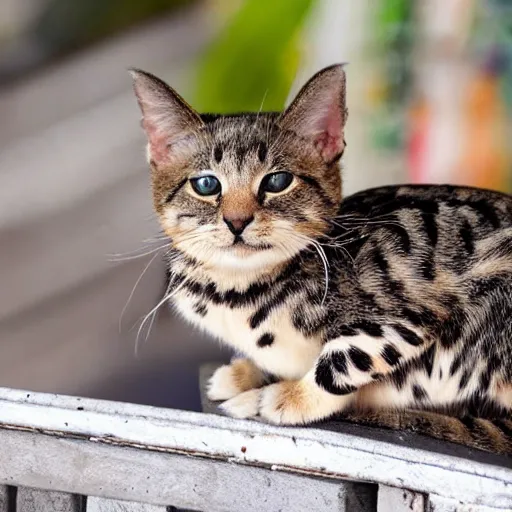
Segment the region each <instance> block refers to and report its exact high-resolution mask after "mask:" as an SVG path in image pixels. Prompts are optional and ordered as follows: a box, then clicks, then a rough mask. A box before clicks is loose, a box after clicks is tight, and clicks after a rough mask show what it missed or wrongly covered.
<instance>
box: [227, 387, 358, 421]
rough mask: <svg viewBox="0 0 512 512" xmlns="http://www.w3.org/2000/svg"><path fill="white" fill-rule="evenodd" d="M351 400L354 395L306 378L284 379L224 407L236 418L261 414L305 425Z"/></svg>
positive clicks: (243, 395) (241, 395)
mask: <svg viewBox="0 0 512 512" xmlns="http://www.w3.org/2000/svg"><path fill="white" fill-rule="evenodd" d="M351 400H352V397H351V396H350V395H345V396H339V395H332V394H330V393H327V392H326V391H325V390H323V389H320V388H318V387H317V386H315V385H313V384H312V383H310V382H307V381H304V380H302V381H283V382H278V383H277V384H271V385H270V386H265V387H263V388H261V389H252V390H251V391H247V392H245V393H241V394H240V395H238V396H236V397H235V398H232V399H231V400H228V401H227V402H224V403H223V404H222V405H221V406H220V407H221V409H222V410H224V411H225V412H226V413H227V414H228V415H229V416H232V417H234V418H254V417H256V416H260V417H261V418H262V419H264V420H266V421H268V422H269V423H273V424H275V425H305V424H309V423H313V422H315V421H318V420H322V419H326V418H329V417H330V416H332V415H333V414H334V413H336V412H339V411H341V410H343V409H344V408H345V407H346V406H347V405H348V404H349V403H350V402H351Z"/></svg>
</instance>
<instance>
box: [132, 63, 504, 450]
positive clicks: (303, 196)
mask: <svg viewBox="0 0 512 512" xmlns="http://www.w3.org/2000/svg"><path fill="white" fill-rule="evenodd" d="M131 73H132V76H133V85H134V90H135V94H136V97H137V100H138V104H139V106H140V109H141V111H142V126H143V129H144V131H145V133H146V136H147V140H148V146H147V157H148V161H149V164H150V167H151V182H152V191H153V200H154V209H155V211H156V213H157V216H158V218H159V221H160V223H161V226H162V228H163V230H164V232H165V233H166V234H167V235H168V237H169V238H170V240H171V242H172V249H171V250H170V251H169V253H168V254H167V256H166V258H167V261H168V268H169V274H170V281H169V288H168V297H169V302H170V303H172V305H173V306H174V307H175V308H176V309H177V311H179V312H180V313H181V314H182V315H183V316H184V317H185V318H186V319H187V320H188V321H190V322H191V323H192V324H193V325H195V326H197V327H199V328H200V329H203V330H205V331H207V332H208V333H209V334H210V335H213V336H214V337H216V338H218V339H219V340H221V341H222V342H224V343H227V344H228V345H230V346H231V347H232V348H233V349H234V350H235V351H236V352H237V353H239V354H242V355H243V357H240V358H236V359H234V360H233V361H232V362H231V364H228V365H224V366H222V367H220V368H219V369H217V371H216V372H215V373H214V375H213V377H212V378H211V380H210V382H209V387H208V396H209V398H210V399H212V400H215V401H223V403H222V404H221V406H220V407H221V408H222V409H223V410H224V411H225V412H226V413H227V414H229V415H231V416H233V417H238V418H251V417H256V416H259V417H261V418H263V419H264V420H267V421H269V422H271V423H274V424H282V425H303V424H306V425H307V424H312V423H315V422H317V421H320V420H325V419H328V418H331V417H333V416H334V415H337V414H338V415H339V414H341V415H342V417H345V418H347V419H348V420H350V421H356V422H361V423H366V424H370V425H372V424H374V425H380V426H384V427H389V428H408V429H412V430H414V431H416V432H419V433H421V434H426V435H430V436H433V437H435V438H439V439H444V440H448V441H453V442H456V443H462V444H465V445H467V446H470V447H475V448H479V449H482V450H487V451H492V452H496V453H507V454H510V453H512V436H511V433H512V414H511V412H512V320H511V319H512V197H510V196H508V195H506V194H502V193H499V192H493V191H488V190H481V189H476V188H469V187H457V186H450V185H402V186H387V187H382V188H376V189H371V190H366V191H363V192H359V193H356V194H354V195H352V196H349V197H346V198H343V195H342V179H341V171H340V168H341V166H340V159H341V157H342V155H343V152H344V149H345V146H346V144H345V139H344V130H345V125H346V121H347V115H348V111H347V107H346V94H345V88H346V76H345V71H344V68H343V65H333V66H330V67H327V68H325V69H323V70H321V71H319V72H318V73H317V74H315V75H314V76H313V77H312V78H311V79H310V80H309V81H308V82H307V83H306V84H305V85H304V87H303V88H302V89H301V90H300V92H299V93H298V94H297V96H296V97H295V99H294V100H293V101H292V103H291V104H290V105H289V107H288V108H286V109H285V110H284V112H282V113H280V112H260V113H240V114H230V115H215V114H199V113H197V112H196V111H195V110H193V109H192V107H190V106H189V105H188V104H187V103H186V102H185V101H184V100H183V99H182V98H181V97H180V96H179V95H178V94H177V93H176V92H175V91H174V90H173V89H172V88H171V87H169V86H168V85H167V84H166V83H165V82H163V81H162V80H160V79H158V78H157V77H155V76H153V75H151V74H149V73H146V72H144V71H140V70H135V69H134V70H132V71H131ZM382 172H385V171H384V170H383V171H382Z"/></svg>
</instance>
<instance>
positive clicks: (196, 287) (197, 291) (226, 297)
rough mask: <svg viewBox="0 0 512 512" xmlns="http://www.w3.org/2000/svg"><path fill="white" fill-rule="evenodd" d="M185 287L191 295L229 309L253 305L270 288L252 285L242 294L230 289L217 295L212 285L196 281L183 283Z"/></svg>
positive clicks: (262, 284)
mask: <svg viewBox="0 0 512 512" xmlns="http://www.w3.org/2000/svg"><path fill="white" fill-rule="evenodd" d="M185 287H186V288H187V290H188V291H189V292H190V293H192V294H193V295H198V296H202V297H203V298H204V299H206V300H207V301H211V302H213V303H214V304H225V305H227V306H229V307H231V308H237V307H243V306H246V305H249V304H254V303H255V302H256V301H257V300H258V299H259V298H260V297H261V296H262V295H264V294H266V293H267V292H268V290H269V288H270V286H269V284H268V283H253V284H251V285H250V286H249V288H247V290H246V291H244V292H239V291H237V290H234V289H231V290H227V291H226V292H224V293H219V292H218V291H217V287H216V286H215V284H214V283H208V284H206V285H203V284H201V283H198V282H197V281H185Z"/></svg>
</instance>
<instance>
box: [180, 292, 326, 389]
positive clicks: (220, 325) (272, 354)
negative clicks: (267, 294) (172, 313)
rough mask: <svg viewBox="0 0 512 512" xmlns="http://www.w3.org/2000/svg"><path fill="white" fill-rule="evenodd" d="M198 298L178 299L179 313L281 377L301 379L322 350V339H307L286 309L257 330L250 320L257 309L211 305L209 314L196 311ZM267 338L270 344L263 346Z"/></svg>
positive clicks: (268, 319)
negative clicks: (262, 343)
mask: <svg viewBox="0 0 512 512" xmlns="http://www.w3.org/2000/svg"><path fill="white" fill-rule="evenodd" d="M196 303H197V298H196V297H190V296H189V295H188V294H187V293H186V292H182V293H179V294H177V295H176V296H175V299H174V304H175V306H176V308H177V310H178V311H179V312H180V313H181V314H182V315H183V316H184V317H185V318H186V319H187V320H188V321H189V322H191V323H192V324H193V325H195V326H197V327H199V328H200V329H202V330H204V331H206V332H208V333H209V334H211V335H213V336H215V337H216V338H219V339H220V340H221V341H222V342H224V343H227V344H228V345H230V346H231V347H233V348H234V349H235V350H237V351H238V352H240V353H242V354H244V355H245V356H246V357H249V358H250V359H252V360H253V361H254V362H255V363H256V365H257V366H259V367H260V368H262V369H263V370H266V371H268V372H270V373H272V374H274V375H276V376H278V377H282V378H286V379H300V378H301V377H303V376H304V375H305V374H306V373H307V371H308V370H309V369H310V368H311V367H312V365H313V363H314V361H315V359H316V358H317V357H318V354H319V353H320V350H321V343H320V340H319V339H315V338H305V337H304V336H303V335H302V334H301V333H300V332H299V331H297V329H295V328H294V327H293V325H292V323H291V321H290V315H289V313H288V309H287V308H286V306H283V307H281V308H278V309H276V310H275V311H273V312H272V313H271V314H270V315H269V316H268V318H267V319H266V320H265V321H264V322H262V323H261V325H259V326H258V327H257V328H256V329H252V328H251V327H250V324H249V319H250V317H251V315H252V314H253V313H254V308H251V307H242V308H233V309H231V308H229V307H226V306H225V305H217V304H211V303H209V304H208V305H207V310H206V314H204V315H201V314H199V313H197V312H196V311H195V305H196ZM265 335H266V339H267V340H268V339H270V337H272V342H271V343H270V344H267V345H264V346H260V345H261V343H260V344H258V341H259V340H261V339H262V337H264V336H265Z"/></svg>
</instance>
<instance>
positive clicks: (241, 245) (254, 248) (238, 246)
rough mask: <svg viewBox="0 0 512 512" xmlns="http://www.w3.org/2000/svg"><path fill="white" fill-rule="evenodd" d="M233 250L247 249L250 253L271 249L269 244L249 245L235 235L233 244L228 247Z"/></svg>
mask: <svg viewBox="0 0 512 512" xmlns="http://www.w3.org/2000/svg"><path fill="white" fill-rule="evenodd" d="M230 248H233V249H242V250H243V249H247V250H252V251H265V250H268V249H272V246H271V245H270V244H250V243H248V242H246V241H245V240H244V239H243V238H242V237H241V236H240V235H236V236H235V239H234V240H233V243H232V244H231V245H230Z"/></svg>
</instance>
